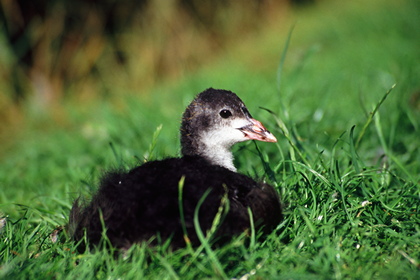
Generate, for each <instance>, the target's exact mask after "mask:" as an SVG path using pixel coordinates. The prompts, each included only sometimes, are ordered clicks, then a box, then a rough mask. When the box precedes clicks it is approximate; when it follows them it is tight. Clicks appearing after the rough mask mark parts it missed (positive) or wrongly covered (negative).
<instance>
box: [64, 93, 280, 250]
mask: <svg viewBox="0 0 420 280" xmlns="http://www.w3.org/2000/svg"><path fill="white" fill-rule="evenodd" d="M250 139H255V140H261V141H267V142H275V141H276V139H275V137H274V136H273V135H272V134H271V133H270V132H268V131H267V130H266V129H265V128H264V127H263V126H262V124H261V123H260V122H258V121H256V120H254V119H252V117H251V115H250V114H249V112H248V110H247V109H246V107H245V105H244V104H243V102H242V101H241V100H240V99H239V98H238V97H237V96H236V95H235V94H234V93H232V92H230V91H224V90H215V89H208V90H206V91H204V92H202V93H201V94H199V95H198V96H197V97H196V98H195V99H194V100H193V102H192V103H191V104H190V105H189V106H188V107H187V109H186V111H185V113H184V115H183V119H182V125H181V146H182V150H181V153H182V155H183V156H182V157H181V158H168V159H164V160H160V161H152V162H147V163H145V164H143V165H141V166H138V167H136V168H134V169H132V170H130V171H128V172H109V173H107V174H106V175H105V176H104V177H103V178H102V180H101V183H100V187H99V190H98V192H97V193H96V194H95V195H94V196H93V198H92V200H91V201H90V203H89V204H87V205H81V204H82V203H80V201H79V200H76V201H75V202H74V204H73V207H72V210H71V213H70V222H69V228H70V234H71V235H72V237H73V238H74V239H75V240H76V241H79V240H81V239H83V236H84V234H85V231H86V236H87V239H88V240H89V244H91V245H97V244H99V243H100V240H101V238H102V233H103V225H104V226H105V228H106V234H107V236H108V238H109V240H110V241H111V243H112V244H113V246H115V247H117V248H129V247H130V246H131V245H132V244H134V243H139V242H142V241H148V240H152V239H153V237H154V236H159V238H155V239H154V241H153V240H152V241H151V243H152V244H156V242H157V240H159V239H160V240H163V241H165V240H167V239H168V238H170V239H171V247H172V248H174V249H176V248H180V247H183V246H185V244H186V243H185V238H184V230H186V233H187V236H188V238H189V240H190V242H191V244H192V245H193V246H196V245H199V244H200V241H199V238H198V237H197V234H196V228H195V225H194V211H195V210H196V208H197V205H198V202H199V200H200V199H202V197H203V196H204V195H207V196H206V197H205V199H204V201H203V204H202V205H201V207H200V208H199V215H198V217H199V219H198V220H199V224H200V228H201V230H202V231H203V232H204V233H205V232H207V231H208V230H209V229H210V228H212V225H213V222H214V219H215V216H216V214H217V213H218V211H220V206H223V207H224V209H225V210H226V213H225V214H224V215H222V219H221V221H220V223H219V224H218V227H217V230H216V232H215V234H214V236H215V240H214V241H218V240H219V241H220V240H226V238H230V237H232V236H234V235H237V234H240V233H242V232H244V231H246V230H247V229H248V228H249V227H250V216H249V213H248V207H249V208H250V209H251V211H252V216H253V219H254V222H255V225H256V227H257V229H262V230H263V231H264V232H266V233H268V232H271V231H272V230H273V229H274V228H275V227H276V226H277V225H278V224H279V223H280V222H281V220H282V213H281V204H280V200H279V197H278V194H277V192H276V190H275V189H274V188H273V187H272V186H270V185H268V184H265V183H257V182H256V181H254V180H253V179H252V178H250V177H248V176H245V175H242V174H239V173H236V170H235V167H234V166H233V157H232V155H231V152H230V147H231V146H232V145H233V144H235V143H237V142H241V141H246V140H250ZM182 178H183V180H184V182H183V184H181V185H180V180H181V179H182ZM180 186H181V187H180ZM180 190H181V197H182V199H181V200H180V199H179V197H180ZM223 198H227V199H228V203H223ZM180 205H182V206H181V207H180ZM181 209H182V213H183V216H184V217H183V218H184V219H181V214H180V213H181V212H180V210H181ZM101 219H102V221H101ZM183 225H184V229H183Z"/></svg>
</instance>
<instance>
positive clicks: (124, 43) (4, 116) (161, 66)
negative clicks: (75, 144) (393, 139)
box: [0, 0, 418, 153]
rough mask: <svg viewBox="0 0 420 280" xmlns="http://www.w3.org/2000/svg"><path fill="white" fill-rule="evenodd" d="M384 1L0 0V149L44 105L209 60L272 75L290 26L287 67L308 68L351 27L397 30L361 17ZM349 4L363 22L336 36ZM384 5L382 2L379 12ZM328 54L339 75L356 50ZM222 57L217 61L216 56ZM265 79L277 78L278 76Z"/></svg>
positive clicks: (129, 89)
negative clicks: (318, 28) (319, 28)
mask: <svg viewBox="0 0 420 280" xmlns="http://www.w3.org/2000/svg"><path fill="white" fill-rule="evenodd" d="M384 2H387V1H369V3H364V2H363V1H361V2H357V1H356V3H355V4H348V3H347V4H345V5H344V4H342V3H341V1H327V0H325V1H322V0H318V1H316V0H279V1H274V0H252V1H235V0H231V1H224V0H214V1H199V0H154V1H152V0H149V1H147V0H140V1H129V0H74V1H67V0H34V1H24V0H1V1H0V141H2V143H3V145H2V146H3V148H0V153H1V151H4V150H5V147H7V143H11V142H13V139H14V138H13V135H14V134H15V133H18V131H19V129H20V128H22V127H23V126H24V124H25V122H26V121H27V120H28V118H29V119H32V118H33V117H34V114H35V116H38V115H39V114H41V115H42V114H48V116H47V118H51V119H50V120H51V121H56V120H58V121H64V120H62V118H65V116H64V117H63V112H62V111H63V110H62V108H63V106H64V104H67V103H72V104H76V105H77V104H78V105H80V106H81V107H82V105H83V104H85V105H86V106H92V104H93V103H97V102H98V100H99V99H100V100H110V103H112V102H116V101H115V99H118V98H120V97H121V96H122V95H129V96H133V95H136V96H147V95H150V94H152V91H153V89H155V88H156V87H157V86H160V85H162V84H168V83H171V82H173V83H175V82H177V81H182V80H183V79H185V77H191V75H194V74H195V73H197V71H198V70H199V69H203V68H205V67H208V65H214V62H215V61H217V63H218V64H219V65H223V63H225V64H226V65H225V66H221V67H220V68H219V69H225V70H226V71H225V73H222V74H221V75H222V76H223V75H225V76H227V75H230V74H232V75H233V73H231V72H230V70H229V67H228V64H229V63H232V61H242V63H244V64H245V67H247V68H248V69H250V71H254V72H256V73H270V75H271V77H275V75H276V69H277V67H278V63H279V61H280V56H281V52H282V48H283V47H284V46H285V42H286V35H287V33H288V32H289V30H291V28H292V26H294V25H296V26H297V28H296V29H298V31H295V32H294V33H297V34H294V36H296V40H295V39H294V40H292V41H293V42H296V44H295V45H296V46H297V47H294V48H293V49H292V50H291V54H290V55H289V56H290V57H288V60H289V61H291V62H290V64H291V65H293V67H289V68H287V69H291V71H295V72H294V74H297V73H299V71H301V70H302V69H304V67H308V66H307V65H306V63H307V61H308V59H310V58H311V57H313V55H314V53H319V51H320V49H322V50H323V51H328V48H329V47H331V46H334V44H337V43H340V44H354V41H353V38H354V37H355V34H354V32H366V31H364V29H365V28H366V30H370V31H369V32H367V33H366V34H364V35H365V39H366V42H360V41H359V42H358V43H359V44H360V43H363V44H364V43H369V38H370V37H369V36H370V34H374V33H375V32H376V33H377V34H378V37H376V38H374V39H373V40H375V44H377V45H378V46H380V44H381V40H383V39H384V38H385V37H386V36H387V35H386V33H387V32H391V33H392V32H395V30H387V28H388V27H387V26H383V27H381V26H375V23H369V22H364V21H366V20H367V19H366V14H363V13H365V10H368V11H370V14H369V15H373V14H375V10H376V7H378V8H379V7H380V6H382V5H383V3H384ZM388 2H390V3H391V2H393V1H388ZM403 2H406V1H403ZM409 2H410V1H409ZM395 5H396V6H404V5H405V4H404V3H401V4H395ZM388 6H389V5H388ZM391 9H392V7H391V8H389V9H388V10H387V12H389V11H390V10H391ZM348 10H353V11H356V12H354V15H357V14H360V15H361V16H360V19H361V20H359V19H356V20H354V22H358V23H359V24H360V26H359V27H360V28H359V27H357V26H356V27H354V30H349V29H348V30H347V31H348V32H347V34H342V36H339V35H338V34H339V33H342V31H340V30H339V29H334V28H335V26H334V25H335V23H334V22H335V21H334V20H337V19H338V20H339V18H340V16H341V15H342V14H345V12H346V11H348ZM311 11H312V14H311ZM381 11H382V9H378V13H381ZM382 13H383V11H382ZM314 14H315V16H314ZM354 15H353V17H354ZM369 15H368V16H367V17H369ZM400 16H403V15H398V12H396V13H395V14H389V15H386V16H384V15H382V18H386V17H388V18H389V20H390V22H392V20H393V19H394V18H395V17H400ZM307 18H308V19H309V20H307ZM334 18H335V19H334ZM333 19H334V20H333ZM347 19H348V18H347ZM343 20H345V19H343ZM329 22H331V24H329ZM320 24H323V25H324V28H330V30H329V32H328V33H327V32H324V33H322V32H321V33H319V32H318V33H315V32H314V33H313V35H312V34H311V33H312V32H313V30H316V26H319V25H320ZM402 24H403V23H402ZM410 26H411V25H410ZM395 28H396V29H398V30H400V31H401V34H403V35H404V36H405V35H406V36H413V34H411V33H410V31H407V34H404V32H406V31H405V30H404V29H403V28H401V26H397V27H395ZM344 30H346V29H344ZM355 30H357V31H355ZM316 36H319V37H317V38H314V37H316ZM302 38H306V39H303V40H302ZM314 39H315V40H314ZM305 40H306V41H305ZM413 40H416V37H415V36H414V38H413ZM317 41H318V42H317ZM363 47H364V46H361V45H357V48H358V49H355V50H354V51H355V52H363ZM388 47H390V48H394V47H398V46H388ZM384 50H386V49H384ZM334 55H335V59H336V60H337V61H339V60H340V59H342V61H341V62H340V63H341V66H340V67H342V69H341V70H343V73H342V75H347V74H349V73H347V74H346V72H345V71H346V69H345V68H346V67H345V66H346V65H348V64H351V63H356V62H355V61H354V60H353V58H351V59H350V60H351V61H345V58H343V57H342V56H341V55H342V54H340V53H336V54H334ZM369 55H370V54H366V56H369ZM220 57H223V61H220V60H218V58H220ZM378 57H379V55H378ZM362 59H363V58H362ZM372 59H373V58H372ZM375 63H378V64H381V63H383V61H381V59H380V58H379V59H378V60H375V61H373V63H370V62H369V61H366V60H365V61H363V63H360V65H359V67H360V68H366V66H369V65H371V66H372V65H373V64H375ZM224 67H228V68H224ZM240 67H241V66H239V67H238V68H240ZM314 67H316V68H317V69H319V71H320V72H321V71H323V70H325V66H324V64H322V63H321V64H320V63H318V64H316V65H315V66H314ZM355 68H356V67H354V68H353V69H355ZM378 68H380V67H378ZM336 70H337V69H335V70H333V71H336ZM287 71H289V70H287ZM349 71H353V73H354V70H349ZM397 72H398V69H397ZM237 75H240V74H237ZM352 75H353V74H349V76H352ZM375 75H376V74H375ZM380 75H381V77H382V78H381V77H379V78H378V77H376V78H375V79H377V80H380V81H382V82H383V81H385V82H383V84H384V86H383V88H386V87H388V88H389V86H390V85H392V83H393V82H395V80H396V79H395V76H393V75H390V74H389V72H387V71H385V72H383V73H382V74H378V76H380ZM293 77H297V75H294V76H293V75H292V77H291V78H292V79H293ZM235 79H236V78H233V79H232V80H233V82H232V83H234V82H236V81H237V79H236V80H235ZM269 82H270V83H272V84H273V87H274V88H275V87H276V85H275V83H276V80H275V78H274V79H272V80H270V81H269ZM300 82H302V81H300ZM375 82H376V80H375ZM356 83H357V82H356ZM211 85H212V84H207V85H200V87H198V88H201V89H204V88H205V87H208V86H211ZM213 86H214V85H213ZM290 86H293V83H291V84H290ZM323 86H325V87H326V85H323ZM319 90H320V91H322V90H323V89H319ZM381 90H382V88H381ZM382 92H383V91H382ZM294 94H295V95H296V94H299V92H295V93H294ZM416 96H417V95H414V97H413V98H414V99H415V100H417V99H416V98H417V97H416ZM144 98H147V97H144ZM416 102H418V101H416ZM184 103H185V102H184Z"/></svg>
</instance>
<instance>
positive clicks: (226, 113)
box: [219, 109, 232, 119]
mask: <svg viewBox="0 0 420 280" xmlns="http://www.w3.org/2000/svg"><path fill="white" fill-rule="evenodd" d="M219 115H220V116H221V117H222V118H224V119H227V118H229V117H230V116H232V113H231V112H230V111H229V110H226V109H223V110H222V111H220V113H219Z"/></svg>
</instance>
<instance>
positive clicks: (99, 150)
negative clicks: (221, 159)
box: [0, 0, 420, 279]
mask: <svg viewBox="0 0 420 280" xmlns="http://www.w3.org/2000/svg"><path fill="white" fill-rule="evenodd" d="M338 2H339V1H335V2H334V1H331V2H328V3H326V4H322V3H321V4H318V5H317V6H316V7H313V8H307V9H300V10H297V11H296V12H295V13H294V15H293V16H290V17H289V18H288V19H287V20H282V21H280V20H279V21H273V22H272V23H271V24H268V25H267V27H266V28H265V29H263V30H264V31H263V32H260V33H258V34H254V35H252V36H250V37H247V38H244V40H243V42H241V43H240V44H239V43H237V44H233V43H232V45H231V46H229V48H228V49H227V50H226V51H225V52H223V53H222V54H220V57H218V58H215V59H214V60H213V61H212V62H211V63H208V65H203V66H202V67H201V68H200V69H199V70H197V71H195V72H194V73H190V74H189V75H187V76H186V77H184V78H182V79H179V80H176V81H175V80H168V81H163V82H162V84H161V85H159V86H157V87H155V88H154V89H152V90H151V91H150V92H148V93H147V94H141V95H133V94H127V93H125V92H121V91H124V90H123V89H119V88H115V89H112V90H113V91H115V97H113V98H103V99H98V100H96V101H95V102H87V103H86V104H83V105H80V104H77V102H75V101H72V100H69V101H68V102H64V103H63V104H62V107H61V108H60V111H59V112H57V111H54V113H52V112H51V113H49V112H45V113H44V114H39V113H38V114H36V113H34V112H28V113H27V116H26V118H27V121H26V122H25V125H24V127H23V128H22V130H21V131H20V132H19V133H17V134H16V135H14V137H15V139H14V140H13V144H12V145H11V148H10V149H9V150H7V151H5V152H3V153H2V155H3V156H2V158H0V165H1V169H0V211H1V213H0V214H1V217H0V218H3V219H2V220H0V221H1V223H0V227H2V230H1V233H0V239H1V242H0V277H1V278H3V279H41V278H43V279H76V278H78V279H203V278H227V279H229V278H230V279H232V278H236V279H248V278H249V279H420V215H419V210H420V209H419V206H420V183H419V182H420V93H419V92H420V79H419V76H420V49H419V42H420V29H419V28H418V26H419V24H420V18H419V13H418V11H419V10H420V5H419V3H418V1H414V0H404V1H398V2H399V3H396V1H385V0H375V1H369V3H365V2H361V1H355V2H352V3H338ZM280 22H281V25H282V26H281V28H280ZM284 25H287V28H284ZM288 29H289V33H288ZM288 34H290V37H288V36H289V35H288ZM288 38H289V39H290V40H289V39H288ZM108 84H109V83H108ZM210 86H211V87H215V88H224V89H229V90H232V91H234V92H236V93H237V94H238V95H239V96H240V97H241V98H242V100H243V101H244V102H245V104H246V105H247V106H248V109H249V110H250V112H251V113H252V114H253V116H254V117H255V118H257V119H259V120H261V121H262V122H263V123H264V124H265V125H266V126H267V128H268V129H269V130H270V131H272V132H273V134H275V135H276V136H277V138H278V139H279V142H278V143H276V144H271V143H253V142H249V143H243V144H239V145H237V146H235V148H234V154H235V159H236V162H235V163H236V166H237V167H238V171H239V172H241V173H243V174H247V175H250V176H252V177H254V178H259V179H260V180H266V181H267V182H269V183H271V184H272V185H274V186H275V187H276V188H277V189H278V191H279V193H280V194H281V197H282V201H283V203H284V205H285V210H284V214H285V220H284V222H283V223H282V224H281V225H280V226H279V227H278V228H277V230H276V231H274V232H273V233H272V234H270V235H269V236H268V237H267V239H265V240H254V239H252V240H251V241H250V240H248V239H246V238H244V237H243V236H240V237H237V238H235V239H234V240H233V241H232V242H230V243H229V244H227V245H226V246H224V247H222V248H218V249H214V250H208V248H207V250H206V248H203V247H200V248H196V249H193V250H191V249H188V248H186V249H182V250H178V251H174V252H172V251H170V250H168V249H167V248H166V247H165V246H160V247H153V248H151V247H148V246H147V244H139V245H136V246H133V247H132V248H131V249H130V250H129V251H128V252H127V253H126V254H125V255H119V256H118V257H116V258H115V257H114V255H113V252H112V251H95V252H84V253H78V252H77V251H76V250H75V244H74V243H73V242H72V241H71V240H69V238H68V237H67V235H66V233H65V231H59V229H60V227H62V226H64V225H65V224H66V223H67V221H68V214H69V210H70V208H71V204H72V201H73V200H74V199H75V198H77V197H78V196H79V195H83V196H88V195H89V194H91V193H92V192H93V191H94V190H95V187H96V185H97V182H98V180H99V177H100V175H101V174H102V173H103V172H104V171H105V170H107V169H111V168H115V167H123V168H130V167H133V166H135V165H138V164H141V163H142V162H144V161H145V160H153V159H160V158H164V157H167V156H177V155H178V154H179V143H178V128H179V125H180V118H181V114H182V112H183V110H184V108H185V106H186V105H187V104H188V103H189V102H190V101H191V100H192V98H193V97H194V95H195V94H197V93H198V92H200V91H202V90H204V89H206V88H207V87H210ZM98 88H100V86H98ZM3 225H4V226H3Z"/></svg>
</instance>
